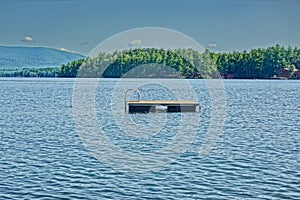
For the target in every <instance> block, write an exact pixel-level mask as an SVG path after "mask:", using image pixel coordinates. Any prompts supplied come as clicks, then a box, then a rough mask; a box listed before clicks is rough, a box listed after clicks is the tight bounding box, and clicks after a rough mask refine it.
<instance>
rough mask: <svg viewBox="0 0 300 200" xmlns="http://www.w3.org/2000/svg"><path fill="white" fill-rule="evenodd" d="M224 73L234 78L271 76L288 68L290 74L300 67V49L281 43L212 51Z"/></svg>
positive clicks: (276, 75) (214, 58) (215, 60)
mask: <svg viewBox="0 0 300 200" xmlns="http://www.w3.org/2000/svg"><path fill="white" fill-rule="evenodd" d="M212 57H213V60H214V62H215V63H216V65H217V66H218V70H219V72H220V73H221V74H222V75H225V76H226V75H227V76H228V75H231V76H232V77H234V78H271V77H278V76H280V69H286V70H287V71H288V72H289V73H290V76H291V75H292V74H293V73H294V72H295V71H296V70H297V69H300V49H298V48H296V47H295V48H292V47H288V48H284V47H282V46H280V45H276V46H273V47H269V48H267V49H264V48H258V49H252V50H251V51H249V52H247V51H243V52H233V53H212Z"/></svg>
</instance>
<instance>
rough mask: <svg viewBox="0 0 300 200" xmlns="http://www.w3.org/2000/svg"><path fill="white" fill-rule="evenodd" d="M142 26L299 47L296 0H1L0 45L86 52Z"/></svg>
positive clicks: (219, 41) (215, 46)
mask: <svg viewBox="0 0 300 200" xmlns="http://www.w3.org/2000/svg"><path fill="white" fill-rule="evenodd" d="M142 27H161V28H167V29H172V30H176V31H179V32H181V33H183V34H186V35H187V36H189V37H191V38H193V39H194V40H195V41H197V42H198V43H199V44H201V45H202V46H203V47H205V48H209V49H211V50H215V51H221V52H230V51H234V50H236V51H242V50H250V49H252V48H258V47H268V46H272V45H275V44H280V45H283V46H289V45H290V46H293V47H294V46H297V47H300V0H0V45H6V46H10V45H12V46H15V45H17V46H18V45H22V46H45V47H51V48H57V49H60V48H62V49H67V50H70V51H75V52H79V53H81V54H83V55H87V54H89V52H91V50H92V49H93V48H94V47H96V46H97V45H98V44H99V43H100V42H102V41H104V40H106V39H107V38H109V37H111V36H113V35H115V34H118V33H121V32H123V31H127V30H130V29H134V28H142ZM136 39H137V40H138V39H139V38H136Z"/></svg>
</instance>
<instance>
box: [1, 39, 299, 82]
mask: <svg viewBox="0 0 300 200" xmlns="http://www.w3.org/2000/svg"><path fill="white" fill-rule="evenodd" d="M299 69H300V49H298V48H297V47H295V48H292V47H288V48H285V47H282V46H280V45H276V46H272V47H269V48H257V49H252V50H250V51H243V52H238V51H234V52H231V53H216V52H211V51H208V50H206V51H204V52H202V53H200V52H198V51H196V50H194V49H176V50H170V49H169V50H165V49H155V48H137V49H129V50H124V51H118V50H117V51H115V52H114V53H105V52H100V53H99V54H98V55H97V56H95V57H94V58H91V57H87V58H86V59H80V60H75V61H73V62H69V63H66V64H63V65H62V66H61V68H60V69H59V68H44V69H24V70H0V76H23V77H76V76H78V77H104V78H119V77H164V78H166V77H169V78H177V77H181V78H220V77H223V78H247V79H254V78H256V79H263V78H274V77H280V76H283V75H282V74H284V76H285V77H286V78H290V77H293V78H295V77H296V78H300V77H299V76H300V75H299V74H300V72H299ZM282 71H283V72H284V73H282ZM296 72H297V73H296ZM293 74H297V76H292V75H293Z"/></svg>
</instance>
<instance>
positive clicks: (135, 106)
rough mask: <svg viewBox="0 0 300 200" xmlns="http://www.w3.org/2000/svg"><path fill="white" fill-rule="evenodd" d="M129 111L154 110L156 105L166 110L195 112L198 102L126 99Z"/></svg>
mask: <svg viewBox="0 0 300 200" xmlns="http://www.w3.org/2000/svg"><path fill="white" fill-rule="evenodd" d="M127 105H128V108H129V109H128V111H129V113H137V112H138V113H140V112H155V111H156V107H157V106H165V107H167V109H166V110H167V112H196V107H197V106H199V103H198V102H196V101H183V100H182V101H181V100H180V101H173V100H167V101H163V100H139V101H127Z"/></svg>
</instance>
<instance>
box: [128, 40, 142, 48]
mask: <svg viewBox="0 0 300 200" xmlns="http://www.w3.org/2000/svg"><path fill="white" fill-rule="evenodd" d="M141 44H142V40H132V41H131V42H130V43H129V44H128V46H131V47H132V46H138V45H141Z"/></svg>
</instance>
